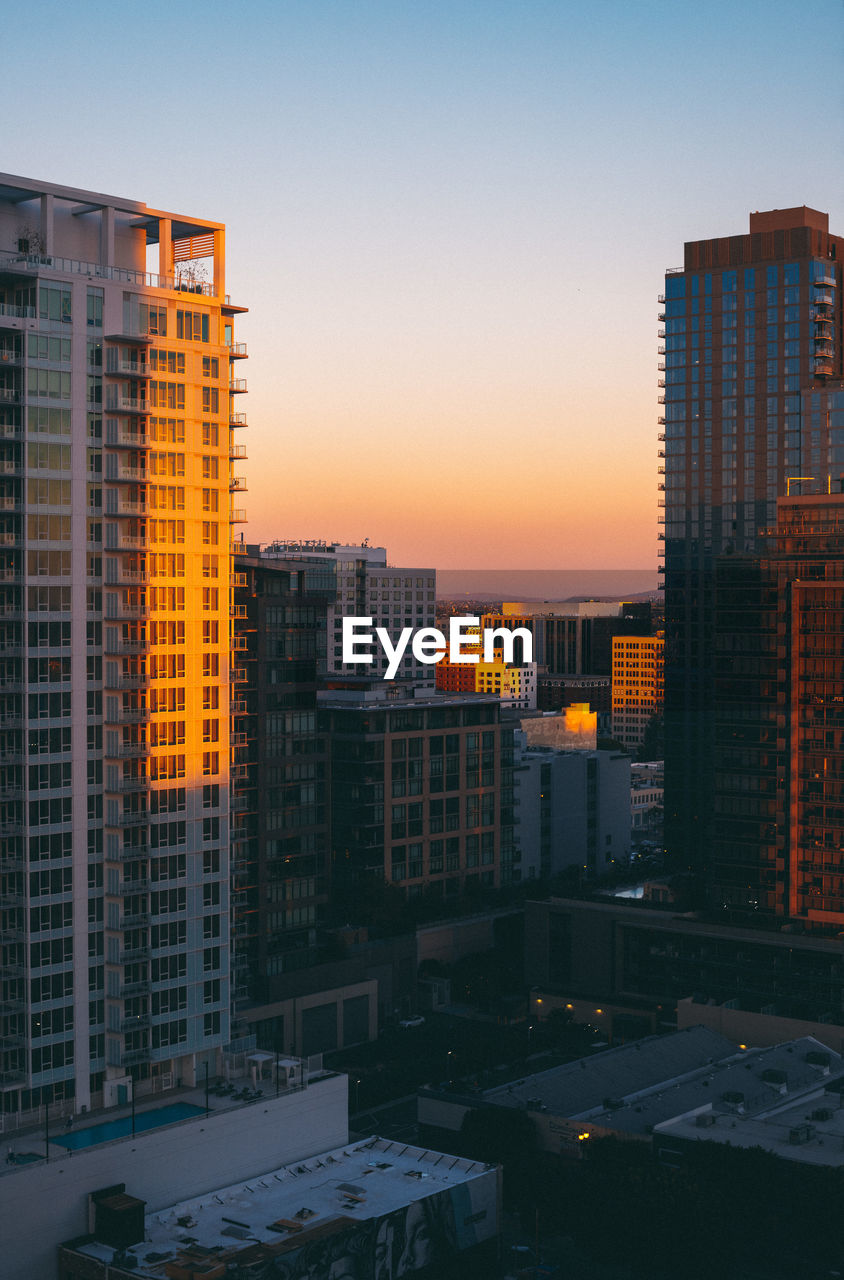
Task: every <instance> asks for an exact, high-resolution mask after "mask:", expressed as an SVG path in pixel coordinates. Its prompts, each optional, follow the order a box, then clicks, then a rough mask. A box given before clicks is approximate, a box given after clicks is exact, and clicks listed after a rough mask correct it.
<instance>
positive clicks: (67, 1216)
mask: <svg viewBox="0 0 844 1280" xmlns="http://www.w3.org/2000/svg"><path fill="white" fill-rule="evenodd" d="M348 1136H349V1132H348V1079H347V1077H346V1076H330V1077H327V1078H325V1079H322V1080H316V1081H313V1082H312V1083H311V1084H310V1085H309V1087H308V1088H307V1089H304V1090H301V1091H300V1092H296V1093H290V1094H287V1095H285V1096H282V1097H280V1098H268V1099H261V1101H260V1102H256V1103H253V1104H252V1105H251V1106H248V1107H236V1108H234V1109H232V1110H228V1111H219V1112H216V1113H212V1115H210V1116H208V1117H206V1116H199V1117H197V1119H195V1120H186V1121H184V1122H183V1123H182V1124H177V1125H171V1126H169V1127H167V1128H164V1129H159V1130H152V1131H150V1132H147V1133H145V1134H141V1135H140V1136H138V1137H135V1138H121V1139H118V1140H116V1141H114V1142H109V1143H105V1144H104V1145H103V1146H101V1147H91V1148H88V1149H87V1150H83V1151H78V1152H76V1153H75V1154H70V1153H68V1154H66V1155H62V1156H51V1158H50V1163H49V1164H44V1163H41V1164H37V1165H29V1166H26V1167H23V1168H15V1169H13V1170H10V1171H9V1172H8V1173H4V1174H3V1175H0V1204H2V1211H1V1212H0V1258H2V1264H0V1274H2V1276H3V1280H51V1277H54V1276H55V1275H56V1274H57V1263H56V1256H57V1255H56V1250H57V1248H58V1245H59V1244H61V1243H62V1241H65V1240H69V1239H72V1238H73V1237H74V1236H78V1235H82V1234H84V1233H85V1232H87V1230H88V1194H89V1192H91V1191H97V1190H99V1189H100V1188H102V1187H107V1186H111V1185H113V1184H114V1183H116V1182H125V1184H126V1190H127V1192H128V1193H129V1194H130V1195H133V1196H138V1197H139V1198H140V1199H141V1200H145V1201H146V1202H147V1212H155V1211H156V1210H158V1209H164V1208H166V1207H167V1206H168V1205H171V1204H176V1203H177V1202H178V1201H179V1200H186V1199H190V1198H192V1197H193V1196H197V1195H201V1194H203V1193H204V1192H206V1191H213V1190H214V1189H215V1188H217V1187H224V1186H228V1185H230V1184H231V1183H233V1182H237V1181H239V1180H240V1179H245V1178H251V1177H255V1176H257V1175H259V1174H261V1173H267V1172H268V1171H269V1170H271V1169H277V1168H278V1167H279V1166H280V1165H283V1164H286V1163H289V1162H290V1161H293V1160H299V1159H303V1158H305V1157H306V1156H311V1155H316V1154H317V1153H319V1152H321V1151H327V1150H329V1149H331V1148H332V1147H338V1146H342V1144H343V1143H345V1142H347V1141H348ZM15 1145H16V1149H17V1150H18V1151H23V1150H25V1149H26V1146H25V1139H23V1138H19V1139H17V1140H16V1144H15ZM32 1148H33V1150H36V1151H37V1150H41V1149H42V1144H41V1143H40V1142H39V1141H35V1140H34V1141H33V1143H32ZM54 1150H56V1148H54ZM0 1168H2V1169H5V1165H0Z"/></svg>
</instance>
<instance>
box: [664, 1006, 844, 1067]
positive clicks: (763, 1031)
mask: <svg viewBox="0 0 844 1280" xmlns="http://www.w3.org/2000/svg"><path fill="white" fill-rule="evenodd" d="M685 1027H709V1028H710V1030H711V1031H717V1032H719V1033H720V1034H721V1035H722V1036H726V1037H727V1039H728V1040H735V1042H736V1044H746V1045H749V1046H750V1047H751V1048H754V1049H763V1048H765V1047H766V1046H767V1045H771V1044H782V1043H783V1042H784V1041H786V1040H798V1039H799V1038H800V1037H801V1036H814V1037H815V1039H816V1040H820V1042H821V1044H825V1045H826V1047H827V1048H828V1049H834V1050H835V1052H836V1053H841V1054H844V1027H842V1026H840V1025H837V1024H835V1023H831V1022H806V1021H803V1020H802V1019H801V1018H782V1017H779V1016H778V1015H777V1014H772V1013H750V1012H749V1011H748V1010H746V1009H727V1008H725V1007H724V1005H722V1004H714V1005H713V1004H695V1003H694V1002H693V1001H692V1000H691V999H690V998H689V999H686V1000H678V1001H677V1030H678V1031H682V1030H684V1028H685Z"/></svg>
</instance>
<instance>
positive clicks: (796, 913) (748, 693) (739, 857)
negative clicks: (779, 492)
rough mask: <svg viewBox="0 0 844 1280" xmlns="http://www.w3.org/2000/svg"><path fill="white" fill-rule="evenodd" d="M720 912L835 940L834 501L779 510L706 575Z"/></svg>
mask: <svg viewBox="0 0 844 1280" xmlns="http://www.w3.org/2000/svg"><path fill="white" fill-rule="evenodd" d="M715 626H716V650H715V658H716V666H715V670H716V680H715V766H716V772H715V779H716V788H715V843H714V855H713V885H712V887H713V894H714V897H715V900H716V901H717V902H718V904H719V905H722V906H726V907H727V908H730V909H733V910H735V911H739V912H747V911H752V912H754V913H755V914H757V915H758V914H760V913H763V914H765V913H767V914H772V915H775V916H780V917H789V918H790V919H792V920H795V921H799V922H800V923H801V924H802V925H804V926H805V927H807V928H813V929H817V930H825V931H829V932H834V933H838V932H840V931H841V930H842V929H844V662H842V653H844V495H842V494H827V495H815V496H812V497H797V498H783V499H780V501H779V502H778V504H777V523H776V526H775V527H773V528H771V529H770V530H768V531H766V536H765V547H764V552H763V554H762V556H761V557H759V558H755V559H745V558H743V557H724V558H722V560H721V561H720V562H719V565H718V568H717V575H716V612H715Z"/></svg>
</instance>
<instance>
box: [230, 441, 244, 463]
mask: <svg viewBox="0 0 844 1280" xmlns="http://www.w3.org/2000/svg"><path fill="white" fill-rule="evenodd" d="M248 456H249V455H248V454H247V452H246V445H245V444H230V445H229V459H230V460H231V461H232V462H239V461H242V460H243V459H244V458H247V457H248Z"/></svg>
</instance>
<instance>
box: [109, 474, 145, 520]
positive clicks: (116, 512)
mask: <svg viewBox="0 0 844 1280" xmlns="http://www.w3.org/2000/svg"><path fill="white" fill-rule="evenodd" d="M105 483H106V484H108V480H106V482H105ZM113 496H114V495H113V494H112V497H113ZM146 514H147V504H146V502H145V501H143V502H141V501H137V502H130V501H129V500H128V499H124V500H123V501H122V502H118V503H116V504H115V505H114V506H110V507H107V508H106V510H105V511H104V512H103V515H104V516H105V517H106V518H107V519H109V520H138V519H140V518H141V517H143V516H146Z"/></svg>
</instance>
